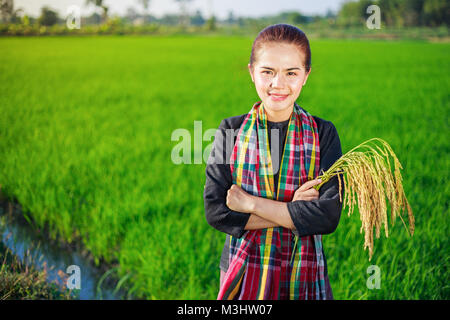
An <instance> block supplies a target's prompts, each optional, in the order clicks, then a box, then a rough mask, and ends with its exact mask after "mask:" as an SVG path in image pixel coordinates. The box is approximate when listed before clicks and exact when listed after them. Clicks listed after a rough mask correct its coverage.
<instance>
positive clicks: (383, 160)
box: [314, 138, 414, 261]
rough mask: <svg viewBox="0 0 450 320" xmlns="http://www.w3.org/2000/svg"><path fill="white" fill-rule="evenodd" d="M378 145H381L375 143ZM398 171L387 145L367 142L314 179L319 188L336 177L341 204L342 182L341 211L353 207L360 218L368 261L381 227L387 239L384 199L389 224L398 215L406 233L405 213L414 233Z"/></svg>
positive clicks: (409, 210) (410, 213) (374, 141)
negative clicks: (319, 181)
mask: <svg viewBox="0 0 450 320" xmlns="http://www.w3.org/2000/svg"><path fill="white" fill-rule="evenodd" d="M377 142H378V143H381V145H379V144H377ZM389 157H392V159H393V164H394V173H392V168H391V163H390V159H389ZM400 169H403V167H402V166H401V164H400V162H399V161H398V158H397V156H396V155H395V153H394V151H393V150H392V148H391V147H390V146H389V144H388V143H387V142H386V141H384V140H383V139H380V138H372V139H370V140H367V141H365V142H363V143H361V144H360V145H358V146H356V147H355V148H353V149H351V150H350V151H348V152H347V153H346V154H344V155H343V156H342V157H340V158H339V159H338V160H337V161H336V162H335V163H334V164H333V165H332V166H331V167H330V168H329V169H328V170H327V171H325V172H323V174H322V175H319V176H318V177H317V178H321V179H322V182H321V183H320V184H318V185H316V186H314V188H315V189H316V190H319V189H320V187H321V186H322V185H323V184H324V183H326V182H327V181H329V180H330V179H331V178H332V177H333V176H336V175H338V180H339V200H340V201H341V202H342V182H341V180H342V181H343V184H344V186H343V188H344V191H345V192H344V203H343V210H344V209H345V208H346V207H347V206H348V208H349V210H348V216H349V217H350V215H351V214H352V213H353V211H354V208H355V205H356V204H357V205H358V210H359V213H360V218H361V229H360V233H362V231H363V230H364V232H365V234H364V250H366V249H367V248H369V261H370V260H371V258H372V254H373V235H374V232H373V231H374V228H375V235H376V237H377V239H378V238H379V237H380V230H381V227H382V226H383V227H384V230H385V235H386V237H388V236H389V231H388V217H387V204H386V198H387V199H388V201H389V204H390V206H391V223H392V224H394V222H395V219H396V218H397V216H399V217H400V219H401V220H402V222H403V225H404V226H405V228H406V229H407V230H408V227H407V226H406V224H405V221H404V220H403V218H402V214H403V212H404V211H407V214H408V220H409V233H410V235H411V236H412V235H413V234H414V215H413V212H412V210H411V207H410V205H409V203H408V200H407V199H406V196H405V192H404V190H403V185H402V176H401V174H400Z"/></svg>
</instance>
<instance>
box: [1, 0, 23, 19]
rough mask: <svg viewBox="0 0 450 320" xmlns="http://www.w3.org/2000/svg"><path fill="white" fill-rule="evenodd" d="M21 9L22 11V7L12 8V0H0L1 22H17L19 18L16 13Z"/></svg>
mask: <svg viewBox="0 0 450 320" xmlns="http://www.w3.org/2000/svg"><path fill="white" fill-rule="evenodd" d="M21 11H23V9H16V10H14V1H13V0H0V14H1V20H2V22H4V23H10V22H12V23H15V22H19V21H20V18H19V16H18V13H19V12H21Z"/></svg>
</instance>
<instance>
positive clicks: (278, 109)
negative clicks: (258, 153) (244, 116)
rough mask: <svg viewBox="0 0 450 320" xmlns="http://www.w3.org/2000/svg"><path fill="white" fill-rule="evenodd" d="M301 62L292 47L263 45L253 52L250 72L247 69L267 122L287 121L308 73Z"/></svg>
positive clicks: (294, 47) (303, 58)
mask: <svg viewBox="0 0 450 320" xmlns="http://www.w3.org/2000/svg"><path fill="white" fill-rule="evenodd" d="M304 61H305V55H304V53H303V52H301V51H300V50H299V49H297V47H296V46H295V45H293V44H286V43H266V44H264V45H263V46H262V47H261V48H260V49H259V50H258V52H256V62H255V63H254V66H253V68H252V67H251V66H250V64H249V65H248V68H249V71H250V76H251V77H252V81H253V82H254V83H255V87H256V91H257V92H258V95H259V97H260V98H261V100H262V102H263V103H264V106H265V110H266V113H267V116H268V120H270V121H275V122H279V121H284V120H288V119H289V117H290V115H291V113H292V110H293V107H294V102H295V101H296V100H297V98H298V96H299V95H300V92H301V90H302V86H303V85H304V84H305V83H306V80H307V79H308V76H309V73H310V72H311V70H310V71H308V72H306V69H305V65H304Z"/></svg>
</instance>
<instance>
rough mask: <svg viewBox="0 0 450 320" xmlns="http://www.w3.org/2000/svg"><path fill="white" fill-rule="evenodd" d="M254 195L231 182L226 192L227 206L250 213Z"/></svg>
mask: <svg viewBox="0 0 450 320" xmlns="http://www.w3.org/2000/svg"><path fill="white" fill-rule="evenodd" d="M254 198H255V197H254V196H252V195H251V194H248V193H247V192H245V191H244V190H243V189H242V188H241V187H239V186H238V185H236V184H233V185H232V186H231V188H230V189H228V192H227V207H228V208H230V209H231V210H234V211H239V212H245V213H252V211H253V208H254Z"/></svg>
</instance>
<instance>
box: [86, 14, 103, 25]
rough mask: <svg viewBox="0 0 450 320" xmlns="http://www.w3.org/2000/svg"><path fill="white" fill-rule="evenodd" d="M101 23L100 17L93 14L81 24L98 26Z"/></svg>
mask: <svg viewBox="0 0 450 320" xmlns="http://www.w3.org/2000/svg"><path fill="white" fill-rule="evenodd" d="M101 22H102V17H101V16H100V15H99V14H98V13H97V12H94V13H93V14H91V15H90V16H89V17H86V18H85V22H84V23H82V24H87V25H88V24H100V23H101Z"/></svg>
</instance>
